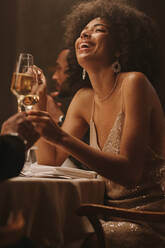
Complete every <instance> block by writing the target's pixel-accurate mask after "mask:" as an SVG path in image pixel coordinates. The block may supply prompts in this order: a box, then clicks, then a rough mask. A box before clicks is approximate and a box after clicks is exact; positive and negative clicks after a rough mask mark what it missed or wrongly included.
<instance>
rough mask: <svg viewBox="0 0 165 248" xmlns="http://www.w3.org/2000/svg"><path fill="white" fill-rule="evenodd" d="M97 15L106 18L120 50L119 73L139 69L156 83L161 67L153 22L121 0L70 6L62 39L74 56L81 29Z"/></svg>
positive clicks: (98, 0)
mask: <svg viewBox="0 0 165 248" xmlns="http://www.w3.org/2000/svg"><path fill="white" fill-rule="evenodd" d="M97 17H101V18H103V19H105V20H106V22H107V23H108V24H109V32H110V34H111V37H112V39H113V41H114V44H115V45H116V47H117V50H118V51H119V52H120V57H119V62H120V64H121V70H122V72H129V71H139V72H142V73H144V74H145V75H146V76H147V77H148V78H149V80H150V81H151V83H152V84H153V85H154V86H156V85H157V83H158V82H159V80H160V78H161V76H160V72H161V69H162V68H161V64H162V59H161V52H160V47H159V45H160V37H159V33H158V28H157V26H156V23H155V22H154V21H153V20H152V19H151V18H150V17H149V16H147V15H146V14H145V13H143V12H141V11H139V10H137V9H136V8H134V7H132V6H129V5H128V4H125V3H123V2H122V1H120V0H89V1H83V2H82V1H81V2H80V3H77V4H75V5H74V6H73V7H72V10H71V12H70V13H69V14H68V15H67V16H66V18H65V21H64V24H65V27H66V32H65V41H66V44H67V47H70V49H71V51H72V53H73V57H74V56H75V51H74V43H75V40H76V39H77V37H79V35H80V33H81V31H82V30H83V28H84V27H85V26H86V25H87V24H88V23H89V22H90V21H91V20H93V19H95V18H97ZM75 63H76V62H75Z"/></svg>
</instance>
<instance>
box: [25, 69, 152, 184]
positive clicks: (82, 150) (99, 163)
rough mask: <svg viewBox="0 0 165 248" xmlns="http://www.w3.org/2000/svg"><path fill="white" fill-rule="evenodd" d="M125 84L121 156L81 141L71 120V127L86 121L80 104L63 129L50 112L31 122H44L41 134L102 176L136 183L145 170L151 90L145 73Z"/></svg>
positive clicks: (126, 81) (33, 117) (136, 74)
mask: <svg viewBox="0 0 165 248" xmlns="http://www.w3.org/2000/svg"><path fill="white" fill-rule="evenodd" d="M124 81H125V82H123V87H122V95H123V103H124V112H125V121H124V127H123V132H122V138H121V146H120V154H118V155H114V154H109V153H105V152H102V151H98V150H96V149H94V148H92V147H89V146H88V145H87V144H84V143H83V142H81V141H80V140H79V139H78V138H79V137H78V136H79V134H78V129H76V130H77V131H75V130H74V128H73V130H72V127H70V128H69V126H68V124H67V121H68V123H69V125H72V124H73V126H74V125H76V124H74V122H76V123H77V122H78V119H79V118H80V119H81V120H83V114H84V113H83V112H82V106H79V105H77V108H76V107H75V105H74V106H73V108H72V109H71V115H70V114H68V117H67V119H66V121H65V123H64V127H63V130H61V129H60V128H59V127H58V126H56V125H55V124H54V123H53V122H52V120H51V119H50V118H49V115H47V113H41V112H38V113H34V112H31V113H30V115H29V119H30V120H31V121H33V122H35V123H40V124H39V126H40V127H38V129H37V131H39V132H40V134H41V135H42V136H43V137H44V138H45V139H47V141H48V142H49V143H51V144H56V146H58V147H59V148H60V149H62V150H63V151H64V152H67V153H70V154H72V156H74V157H75V158H77V159H78V160H80V161H81V162H82V163H84V164H85V165H87V166H88V167H89V168H90V169H92V170H95V171H97V172H98V173H99V174H101V175H102V176H105V177H107V178H110V179H112V180H114V181H116V182H118V183H121V184H127V185H128V184H136V183H137V182H138V180H139V179H140V176H141V173H142V170H143V165H144V153H145V148H146V145H147V142H148V134H149V128H150V112H151V105H152V103H150V102H149V95H150V94H149V93H150V91H151V90H150V88H151V87H150V86H149V83H148V81H147V79H146V78H145V77H144V75H143V74H141V73H132V74H130V76H129V77H127V78H126V79H125V80H124ZM75 103H76V102H75ZM73 104H74V102H73ZM78 110H79V111H78ZM86 111H88V110H86ZM72 117H73V120H72V121H71V120H70V118H72ZM80 124H82V123H81V122H79V125H78V127H79V128H80V126H81V125H80ZM68 130H69V132H68ZM76 132H77V133H76ZM74 136H76V137H77V138H76V137H74Z"/></svg>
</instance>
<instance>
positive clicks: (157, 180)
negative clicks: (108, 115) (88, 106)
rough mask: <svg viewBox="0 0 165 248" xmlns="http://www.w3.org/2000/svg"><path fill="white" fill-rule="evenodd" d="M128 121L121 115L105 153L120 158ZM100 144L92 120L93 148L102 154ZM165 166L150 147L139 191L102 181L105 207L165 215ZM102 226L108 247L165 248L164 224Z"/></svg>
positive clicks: (110, 223)
mask: <svg viewBox="0 0 165 248" xmlns="http://www.w3.org/2000/svg"><path fill="white" fill-rule="evenodd" d="M124 118H125V115H124V112H122V111H121V112H120V113H119V114H118V115H117V117H116V120H115V122H114V125H113V127H112V129H111V130H110V133H109V135H108V138H107V140H106V142H105V144H104V147H103V149H102V151H104V152H110V153H114V154H119V152H120V141H121V135H122V129H123V124H124ZM97 140H98V139H97V132H96V127H95V123H94V121H93V118H91V121H90V145H91V146H93V147H95V148H96V149H99V150H100V148H99V145H98V143H97ZM164 164H165V162H164V160H163V159H162V158H160V157H159V156H158V155H157V154H156V153H154V151H152V149H151V148H150V147H146V166H145V168H144V173H143V176H142V180H141V182H140V184H138V185H136V187H132V188H130V187H127V186H123V185H120V184H118V183H116V182H113V181H111V180H109V179H106V178H103V177H102V178H103V180H105V183H106V192H105V204H107V205H110V206H114V207H122V208H131V209H139V210H151V211H152V210H153V211H156V210H157V211H165V198H164V192H163V190H162V187H161V182H162V179H161V171H163V170H162V168H164ZM148 165H150V166H148ZM148 168H149V169H148ZM105 219H106V218H105ZM102 225H103V228H104V230H105V234H106V247H111V248H119V247H121V248H144V247H145V248H146V247H157V248H163V247H165V225H164V224H162V223H157V224H151V223H144V222H143V223H135V222H134V223H132V222H129V221H127V220H107V219H106V220H102Z"/></svg>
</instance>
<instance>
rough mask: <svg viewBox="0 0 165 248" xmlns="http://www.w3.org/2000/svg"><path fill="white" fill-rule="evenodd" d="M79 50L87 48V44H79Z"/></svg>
mask: <svg viewBox="0 0 165 248" xmlns="http://www.w3.org/2000/svg"><path fill="white" fill-rule="evenodd" d="M81 48H89V45H88V44H87V43H81V44H80V49H81Z"/></svg>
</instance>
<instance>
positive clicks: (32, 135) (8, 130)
mask: <svg viewBox="0 0 165 248" xmlns="http://www.w3.org/2000/svg"><path fill="white" fill-rule="evenodd" d="M12 133H18V135H19V136H20V138H22V139H23V140H26V142H27V144H26V149H28V148H30V147H31V146H32V145H33V144H34V143H35V142H36V141H37V140H38V138H39V137H40V135H39V133H38V132H37V131H36V130H35V128H34V126H33V125H32V123H31V122H30V121H29V120H28V119H27V114H26V113H25V112H19V113H17V114H15V115H13V116H11V117H10V118H9V119H8V120H6V121H5V122H4V123H3V125H2V129H1V134H2V135H5V134H12Z"/></svg>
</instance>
